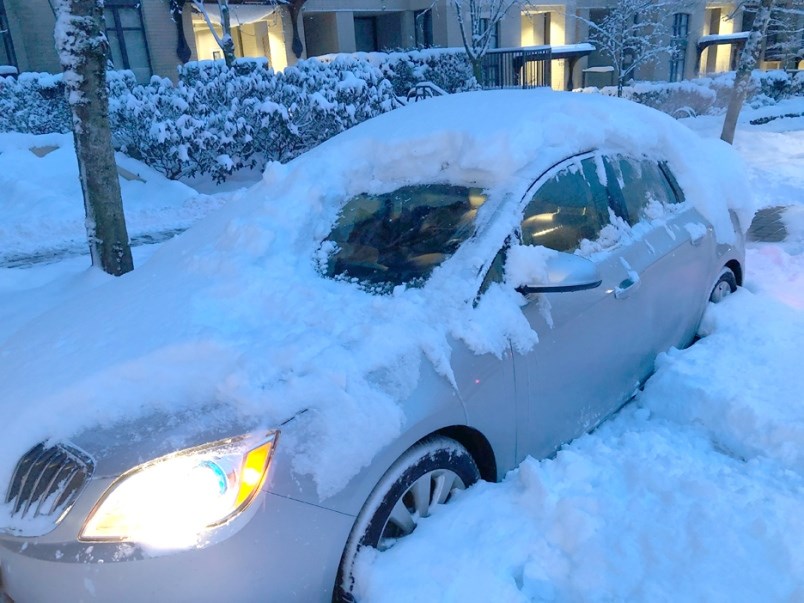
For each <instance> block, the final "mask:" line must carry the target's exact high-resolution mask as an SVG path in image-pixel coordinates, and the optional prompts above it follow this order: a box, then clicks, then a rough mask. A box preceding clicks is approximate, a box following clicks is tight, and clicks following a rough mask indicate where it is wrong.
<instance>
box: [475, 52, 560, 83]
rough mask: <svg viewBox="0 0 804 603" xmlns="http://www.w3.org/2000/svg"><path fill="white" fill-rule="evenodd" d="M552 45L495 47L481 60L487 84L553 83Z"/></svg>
mask: <svg viewBox="0 0 804 603" xmlns="http://www.w3.org/2000/svg"><path fill="white" fill-rule="evenodd" d="M551 58H552V57H551V51H550V47H549V46H531V47H527V48H495V49H494V50H489V51H488V52H487V53H486V54H485V56H483V59H482V60H481V77H480V79H481V81H480V85H481V86H482V87H483V88H536V87H537V86H549V85H550V60H551Z"/></svg>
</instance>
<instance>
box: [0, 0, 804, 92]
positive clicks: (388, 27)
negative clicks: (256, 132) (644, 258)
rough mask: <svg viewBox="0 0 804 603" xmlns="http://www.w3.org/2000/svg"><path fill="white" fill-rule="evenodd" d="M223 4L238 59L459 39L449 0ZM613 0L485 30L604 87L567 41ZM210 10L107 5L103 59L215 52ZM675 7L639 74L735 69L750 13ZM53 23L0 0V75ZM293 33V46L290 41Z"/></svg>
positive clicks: (513, 19)
mask: <svg viewBox="0 0 804 603" xmlns="http://www.w3.org/2000/svg"><path fill="white" fill-rule="evenodd" d="M779 1H780V2H782V3H784V2H790V1H791V0H779ZM177 3H181V4H183V10H182V12H181V14H179V13H178V11H175V10H173V11H172V10H171V9H172V8H173V9H175V7H176V6H175V5H176V4H177ZM229 4H230V13H231V15H230V16H231V19H230V22H231V31H232V37H233V39H234V43H235V50H236V54H237V55H238V56H244V57H265V58H267V59H268V60H269V62H270V64H271V65H272V66H273V67H274V69H284V68H285V67H287V66H288V65H292V64H293V63H295V62H296V61H297V60H299V59H301V58H307V57H312V56H320V55H326V54H332V53H351V52H356V51H383V50H392V49H408V48H417V47H419V48H420V47H461V46H462V44H463V42H462V38H461V34H460V29H459V27H458V22H457V19H456V15H455V11H454V8H453V7H452V6H451V5H450V4H449V3H448V2H447V0H435V2H434V1H433V0H307V1H306V2H297V4H298V5H301V9H300V12H299V13H298V18H297V19H295V28H294V26H293V19H291V12H290V9H289V7H288V6H287V5H286V4H284V3H283V4H281V5H277V4H276V3H275V1H274V0H229ZM615 4H616V0H564V1H561V2H556V3H554V4H547V3H546V4H534V3H533V2H528V3H523V5H522V6H521V8H519V9H516V8H514V9H512V10H511V11H509V13H508V14H507V15H506V16H505V18H503V19H502V20H501V21H500V22H499V23H497V24H495V25H494V31H493V34H492V46H494V47H498V48H511V47H532V46H549V47H551V48H552V49H553V50H554V56H557V57H563V58H558V59H555V60H553V61H552V69H551V71H552V79H551V83H552V85H553V87H556V88H564V87H574V86H582V85H598V86H599V85H607V84H610V83H613V81H614V78H615V74H614V71H613V69H612V68H611V65H610V62H609V61H608V59H607V57H606V56H605V55H604V53H602V52H600V51H598V50H593V49H591V48H589V47H586V50H583V51H582V50H579V49H578V47H577V46H572V45H577V44H579V43H582V42H586V41H588V40H589V39H590V31H589V29H590V28H589V25H588V24H589V23H590V22H591V23H599V22H601V21H602V20H603V19H604V18H605V17H606V15H607V14H608V13H609V11H610V10H611V8H612V6H614V5H615ZM217 6H218V5H217V2H216V1H214V0H207V1H206V3H205V7H206V13H207V14H206V16H202V15H201V14H200V13H199V12H198V11H197V10H195V9H194V8H193V7H192V4H191V3H190V2H186V0H105V18H106V33H107V37H108V39H109V44H110V49H111V55H112V62H113V63H114V65H115V67H117V68H123V69H131V70H132V71H133V72H134V73H135V74H136V76H137V78H138V79H139V80H140V81H147V80H148V78H149V77H150V76H151V75H160V76H167V77H175V74H176V66H177V65H178V64H180V63H182V62H186V61H187V60H197V59H215V58H220V57H221V51H220V48H219V47H218V44H217V42H216V41H215V36H214V35H213V33H212V32H211V31H210V25H211V26H212V28H213V29H215V30H216V31H217V32H220V25H219V23H220V15H219V14H218V8H217ZM683 6H684V8H683V9H680V10H679V12H677V13H674V14H670V15H668V16H667V19H668V20H672V27H671V28H670V32H671V33H670V34H669V35H670V39H669V40H668V43H670V44H671V45H672V46H673V47H675V48H677V49H678V52H677V53H675V54H674V55H672V56H671V55H670V54H668V55H667V57H666V58H665V59H664V60H659V61H657V62H656V63H654V64H652V65H648V66H643V67H641V68H640V69H639V70H638V71H637V72H636V77H637V78H639V79H653V80H671V81H672V80H680V79H684V78H690V77H694V76H696V75H697V74H699V73H713V72H718V71H726V70H729V69H731V68H733V65H734V61H735V57H736V54H737V52H738V50H739V49H740V48H741V46H742V44H743V43H744V41H745V34H741V33H740V32H742V31H743V28H744V26H745V27H748V26H749V25H750V18H749V17H750V15H749V14H746V15H745V17H746V18H744V14H743V12H742V10H741V9H740V8H739V6H738V2H737V1H736V0H727V1H720V0H690V1H689V2H687V3H684V4H683ZM797 19H798V23H797V24H794V26H795V27H793V29H794V30H795V29H796V27H797V28H798V34H796V35H797V36H798V40H796V39H793V40H792V41H790V40H786V42H785V43H786V46H785V48H786V50H785V51H784V53H777V54H775V55H774V54H773V49H774V48H776V47H778V46H780V44H778V43H777V42H778V40H775V41H774V40H769V44H768V49H769V51H768V54H767V55H766V57H765V59H766V62H765V64H764V65H765V66H766V67H769V68H771V67H785V68H794V67H800V66H801V65H800V64H801V60H802V58H804V56H802V50H801V48H802V46H804V43H802V40H801V38H802V34H801V29H802V25H804V17H801V16H799V17H797ZM668 24H669V21H668ZM54 25H55V15H54V11H53V8H52V6H51V4H50V0H0V73H9V72H11V73H13V72H15V71H45V72H54V73H55V72H58V71H59V69H60V68H59V63H58V59H57V56H56V52H55V50H54V45H53V33H52V32H53V27H54ZM480 25H481V26H482V27H489V26H490V24H488V23H481V24H480ZM294 38H295V39H296V40H298V42H300V43H301V44H300V45H299V44H295V45H294V43H293V42H294ZM769 38H772V33H771V34H769ZM294 47H295V50H294ZM299 50H300V52H297V51H299Z"/></svg>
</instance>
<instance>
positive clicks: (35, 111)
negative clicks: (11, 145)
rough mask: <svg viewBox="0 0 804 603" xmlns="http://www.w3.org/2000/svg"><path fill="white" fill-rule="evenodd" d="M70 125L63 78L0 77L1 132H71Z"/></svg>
mask: <svg viewBox="0 0 804 603" xmlns="http://www.w3.org/2000/svg"><path fill="white" fill-rule="evenodd" d="M70 124H71V120H70V113H69V108H68V107H67V99H66V98H65V96H64V86H63V85H62V83H61V75H51V74H49V73H22V74H20V76H19V77H18V78H13V77H0V132H23V133H25V134H49V133H51V132H69V131H70V127H71V125H70Z"/></svg>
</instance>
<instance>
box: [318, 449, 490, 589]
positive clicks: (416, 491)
mask: <svg viewBox="0 0 804 603" xmlns="http://www.w3.org/2000/svg"><path fill="white" fill-rule="evenodd" d="M479 479H480V471H479V470H478V468H477V464H476V463H475V461H474V459H473V458H472V455H471V454H469V452H468V451H467V450H466V448H464V447H463V446H462V445H461V444H459V443H458V442H456V441H455V440H452V439H450V438H447V437H443V436H437V437H433V438H428V439H426V440H423V441H422V442H420V443H418V444H416V445H414V446H412V447H411V448H409V449H408V450H407V451H406V452H405V453H404V454H403V455H402V456H401V457H399V458H398V459H397V460H396V462H394V464H393V465H391V467H390V469H388V471H387V472H386V473H385V475H384V476H383V478H382V479H381V480H380V482H379V484H377V486H375V488H374V490H373V491H372V493H371V495H370V496H369V498H368V500H367V501H366V504H365V505H364V506H363V509H362V510H361V511H360V514H359V515H358V516H357V520H356V521H355V525H354V527H353V528H352V533H351V534H350V536H349V540H348V542H347V543H346V548H345V550H344V553H343V557H342V558H341V565H340V568H339V569H338V579H337V581H336V584H335V591H334V594H333V601H334V602H335V603H351V602H353V601H354V600H355V599H354V598H353V596H352V587H353V586H354V577H353V575H352V570H353V565H354V561H355V558H356V557H357V554H358V552H359V551H360V550H361V549H362V548H363V547H372V548H375V549H377V550H380V551H384V550H386V549H388V548H390V547H391V546H393V545H394V544H395V543H396V542H397V540H399V539H400V538H403V537H404V536H407V535H408V534H410V533H411V532H412V531H413V530H415V529H416V525H417V524H418V521H419V519H420V518H422V517H427V516H429V515H430V514H431V513H432V511H433V509H434V507H436V506H438V505H441V504H444V503H446V502H447V501H449V500H450V498H451V497H452V495H453V494H454V492H456V491H458V490H464V489H465V488H467V487H468V486H470V485H472V484H474V483H475V482H476V481H478V480H479Z"/></svg>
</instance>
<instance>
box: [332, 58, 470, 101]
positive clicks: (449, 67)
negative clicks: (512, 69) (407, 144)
mask: <svg viewBox="0 0 804 603" xmlns="http://www.w3.org/2000/svg"><path fill="white" fill-rule="evenodd" d="M343 57H349V58H350V59H357V60H362V61H366V62H368V63H370V64H372V65H374V66H375V67H377V68H378V69H379V70H380V71H381V72H382V74H383V75H384V76H385V77H386V78H387V79H388V80H390V82H391V84H393V86H394V92H395V93H396V94H397V96H405V95H407V93H408V91H409V90H410V89H411V88H413V87H414V86H415V85H416V84H419V83H421V82H431V83H433V84H435V85H436V86H438V87H439V88H441V89H442V90H445V91H447V92H449V93H450V94H452V93H455V92H466V91H467V90H476V89H479V88H480V86H479V85H478V83H477V80H475V77H474V75H473V74H472V64H471V63H470V62H469V59H468V58H467V56H466V52H464V50H463V49H462V48H427V49H421V50H412V51H398V52H356V53H352V54H329V55H324V56H321V57H317V60H319V61H322V62H331V61H336V60H341V59H342V58H343Z"/></svg>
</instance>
